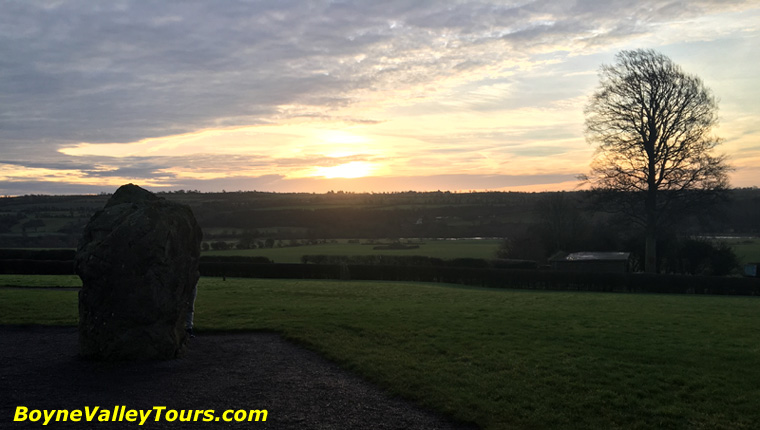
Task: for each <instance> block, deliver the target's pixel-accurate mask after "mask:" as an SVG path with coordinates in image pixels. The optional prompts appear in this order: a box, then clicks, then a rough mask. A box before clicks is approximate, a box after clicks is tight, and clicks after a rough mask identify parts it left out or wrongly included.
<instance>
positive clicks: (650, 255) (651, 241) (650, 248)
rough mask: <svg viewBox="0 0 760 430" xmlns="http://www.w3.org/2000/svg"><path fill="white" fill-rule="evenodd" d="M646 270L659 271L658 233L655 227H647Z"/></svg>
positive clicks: (649, 271) (647, 271) (648, 271)
mask: <svg viewBox="0 0 760 430" xmlns="http://www.w3.org/2000/svg"><path fill="white" fill-rule="evenodd" d="M644 271H645V272H646V273H657V235H656V234H655V231H654V229H653V228H649V227H647V236H646V245H645V247H644Z"/></svg>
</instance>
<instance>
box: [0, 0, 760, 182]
mask: <svg viewBox="0 0 760 430" xmlns="http://www.w3.org/2000/svg"><path fill="white" fill-rule="evenodd" d="M746 5H747V2H741V1H688V2H687V1H669V2H662V1H655V0H642V1H634V2H631V1H591V0H586V1H527V2H523V1H521V2H501V1H499V2H497V1H492V2H491V1H461V2H449V1H438V0H436V1H408V0H398V1H382V2H381V1H295V0H277V1H243V0H238V1H223V2H212V1H205V0H204V1H166V0H160V1H149V0H134V1H124V0H113V1H102V2H101V1H91V0H72V1H2V2H1V3H0V7H1V8H2V13H1V14H0V53H2V55H0V148H1V149H2V150H3V153H4V155H3V156H2V157H3V158H5V159H6V162H7V163H9V164H10V165H15V166H19V165H26V166H28V167H34V166H35V165H37V164H39V163H41V162H42V161H41V160H40V159H39V157H43V158H45V160H44V162H45V163H48V164H47V168H56V167H65V168H66V169H81V170H82V171H83V172H85V173H86V174H87V175H95V176H97V175H101V176H108V175H114V174H117V173H118V174H124V175H133V176H136V177H139V176H140V175H154V176H155V175H163V176H161V177H171V175H170V174H167V173H165V172H164V173H161V172H160V171H159V170H160V168H165V169H169V168H171V166H168V165H167V166H156V164H159V165H160V164H162V162H163V161H165V160H163V161H160V160H159V161H144V160H135V159H126V158H125V159H121V160H119V161H118V164H119V166H118V168H117V169H116V170H113V169H112V170H107V171H102V172H98V171H97V170H96V169H92V168H89V169H88V168H85V167H87V166H82V165H80V164H83V163H84V164H87V163H86V162H85V161H88V160H84V159H73V160H72V159H71V158H70V157H66V156H64V155H62V154H58V153H57V152H56V151H57V150H58V149H60V148H61V147H63V146H67V145H72V144H77V143H80V142H88V143H126V142H135V141H138V140H141V139H145V138H150V137H161V136H169V135H174V134H181V133H188V132H193V131H197V130H203V129H211V128H217V127H229V126H248V125H256V124H277V123H278V122H281V121H286V120H290V119H292V118H294V117H303V118H331V117H333V116H335V117H337V118H339V119H340V120H341V121H343V122H345V123H373V122H374V121H379V120H382V118H374V117H371V116H367V115H366V114H364V113H362V112H363V111H361V110H357V111H355V112H354V111H352V110H351V108H352V107H353V106H356V105H360V104H361V103H363V102H365V101H366V100H368V99H372V97H374V96H377V97H388V94H393V93H395V92H399V94H403V96H399V97H420V98H424V97H425V95H426V94H427V92H428V91H434V90H435V84H436V83H437V82H441V81H442V80H445V79H450V78H452V77H457V76H463V75H465V74H466V73H468V72H472V71H476V70H479V69H488V68H489V67H493V68H496V69H495V70H498V69H499V68H503V67H506V66H504V65H503V64H504V63H505V62H506V61H528V62H531V61H535V60H536V59H537V58H539V56H541V55H544V54H547V53H552V52H559V53H560V54H559V55H561V56H564V57H566V56H567V49H573V50H574V51H573V55H576V56H577V55H589V54H593V53H595V52H599V50H600V49H603V47H605V46H608V45H609V44H612V43H616V42H617V41H620V40H622V39H625V38H627V37H633V36H635V35H640V34H646V33H648V32H651V31H653V28H654V27H656V26H657V25H659V24H661V23H665V22H668V21H669V20H674V19H684V18H686V17H690V16H700V15H702V14H706V13H710V12H712V11H714V10H730V9H732V8H737V9H738V8H742V7H747V6H746ZM600 47H602V48H600ZM563 52H564V54H562V53H563ZM514 67H515V70H516V71H517V70H519V68H520V67H519V66H514ZM486 75H487V74H486ZM463 79H464V78H463ZM479 79H482V76H481V78H479ZM517 79H518V81H517V82H518V83H519V82H520V81H519V78H517ZM547 79H551V77H549V78H547ZM518 89H519V88H518ZM406 90H408V92H403V91H406ZM526 92H530V90H527V91H526ZM373 95H374V96H373ZM563 96H565V94H563V93H558V92H551V94H548V93H547V95H544V96H540V97H542V98H544V99H547V100H548V99H551V98H558V97H563ZM521 100H524V99H521ZM497 103H498V101H497ZM520 103H523V102H522V101H520V100H516V99H515V100H504V105H509V104H513V105H519V104H520ZM346 112H348V114H347V113H346ZM347 115H348V116H347ZM209 151H210V152H213V151H211V150H209ZM40 154H44V155H40ZM203 156H208V155H203ZM262 156H264V157H266V156H265V155H262ZM111 162H112V163H115V162H116V161H115V160H111ZM51 163H52V164H51ZM186 164H192V163H186ZM90 167H92V166H90ZM157 169H159V170H157Z"/></svg>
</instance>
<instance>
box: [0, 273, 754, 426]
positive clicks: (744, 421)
mask: <svg viewBox="0 0 760 430" xmlns="http://www.w3.org/2000/svg"><path fill="white" fill-rule="evenodd" d="M0 284H2V282H0ZM15 307H21V308H22V310H21V311H14V310H13V308H15ZM30 321H33V322H37V323H43V324H61V323H65V324H68V323H71V324H74V323H75V322H76V292H74V291H52V290H12V289H0V323H3V324H9V323H28V322H30ZM196 321H197V326H198V328H199V331H200V332H201V333H203V331H209V330H274V331H277V332H280V333H282V334H284V335H285V336H286V337H288V338H290V339H293V340H296V341H298V342H299V343H301V344H304V345H306V346H308V347H310V348H312V349H315V350H317V351H319V352H320V353H322V354H324V355H325V356H327V357H329V358H330V359H332V360H335V361H336V362H338V363H340V364H341V365H343V366H344V367H347V368H349V369H352V370H354V371H356V372H359V373H361V374H363V375H365V376H366V377H367V378H368V379H370V380H372V381H374V382H376V383H378V384H380V385H382V386H383V387H385V388H387V389H389V390H390V391H392V392H394V393H398V394H401V395H403V396H405V397H407V398H410V399H413V400H415V401H417V402H419V403H421V404H423V405H425V406H428V407H431V408H434V409H437V410H439V411H441V412H444V413H446V414H448V415H450V416H452V417H455V418H457V419H460V420H463V421H472V422H475V423H477V424H479V425H480V426H481V427H483V428H486V429H502V428H536V429H537V428H563V429H589V428H606V429H650V428H683V429H687V428H688V429H743V428H746V429H750V428H754V427H755V425H756V424H757V423H758V422H760V408H757V399H758V398H760V385H758V383H757V382H758V381H760V367H759V366H757V363H760V331H758V330H757V327H758V325H760V300H758V299H757V298H751V297H716V296H681V295H672V296H670V295H627V294H598V293H567V292H535V291H509V290H484V289H474V288H465V287H451V286H445V285H428V284H408V283H383V282H338V281H295V280H293V281H288V280H252V279H228V280H227V281H226V282H223V281H221V280H218V279H210V278H203V279H202V281H201V285H200V287H199V293H198V303H197V314H196ZM198 341H202V337H200V338H199V339H198Z"/></svg>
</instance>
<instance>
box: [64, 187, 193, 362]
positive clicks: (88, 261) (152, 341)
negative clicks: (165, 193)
mask: <svg viewBox="0 0 760 430" xmlns="http://www.w3.org/2000/svg"><path fill="white" fill-rule="evenodd" d="M201 238H202V233H201V229H200V227H199V226H198V223H197V222H196V220H195V217H194V216H193V213H192V211H191V209H190V208H189V207H188V206H185V205H181V204H178V203H173V202H169V201H167V200H165V199H163V198H159V197H157V196H156V195H154V194H152V193H151V192H149V191H147V190H144V189H142V188H140V187H138V186H136V185H132V184H128V185H124V186H122V187H120V188H119V189H118V190H117V191H116V192H115V193H114V195H113V196H112V197H111V198H110V199H109V200H108V203H106V205H105V207H104V208H103V209H102V210H100V211H98V212H97V213H96V214H95V215H93V217H92V218H91V219H90V222H89V223H88V224H87V227H85V230H84V234H83V236H82V239H81V241H80V243H79V247H78V249H77V254H76V272H77V274H78V275H79V277H80V278H82V290H81V291H80V293H79V348H80V353H81V354H82V355H83V356H85V357H89V358H95V359H103V360H135V359H138V360H139V359H168V358H175V357H177V356H178V355H179V354H181V353H182V351H183V350H184V346H185V342H186V333H185V327H184V322H185V315H186V313H187V311H188V309H189V307H190V300H191V298H192V295H193V288H194V287H195V284H196V282H197V281H198V277H199V274H198V261H199V258H200V242H201Z"/></svg>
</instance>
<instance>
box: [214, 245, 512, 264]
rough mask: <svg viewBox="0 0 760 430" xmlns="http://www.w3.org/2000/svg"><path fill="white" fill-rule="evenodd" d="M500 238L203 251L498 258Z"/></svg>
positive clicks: (275, 256) (278, 256)
mask: <svg viewBox="0 0 760 430" xmlns="http://www.w3.org/2000/svg"><path fill="white" fill-rule="evenodd" d="M499 244H500V241H499V240H433V241H426V242H425V244H424V245H420V247H419V248H417V249H407V250H394V251H387V250H385V251H379V250H374V249H372V248H373V246H372V245H361V244H358V243H347V242H346V241H340V242H339V243H327V244H322V245H305V246H289V247H282V248H264V249H246V250H238V249H235V250H229V251H207V252H204V253H203V255H246V256H263V257H267V258H269V259H271V260H274V262H275V263H300V262H301V256H302V255H320V254H323V255H420V256H424V257H436V258H443V259H451V258H485V259H493V258H496V250H497V249H498V248H499Z"/></svg>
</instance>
